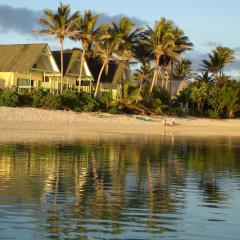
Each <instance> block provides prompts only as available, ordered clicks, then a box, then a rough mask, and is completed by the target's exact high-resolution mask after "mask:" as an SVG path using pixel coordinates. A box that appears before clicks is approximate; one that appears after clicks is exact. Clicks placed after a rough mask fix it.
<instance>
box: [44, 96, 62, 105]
mask: <svg viewBox="0 0 240 240" xmlns="http://www.w3.org/2000/svg"><path fill="white" fill-rule="evenodd" d="M43 107H44V108H47V109H60V108H61V97H60V96H57V95H53V94H51V93H48V94H47V95H46V96H45V97H44V98H43Z"/></svg>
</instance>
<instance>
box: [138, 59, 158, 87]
mask: <svg viewBox="0 0 240 240" xmlns="http://www.w3.org/2000/svg"><path fill="white" fill-rule="evenodd" d="M153 72H154V69H153V68H152V66H151V65H150V64H149V63H145V64H142V65H141V67H140V68H139V69H137V70H136V72H135V74H134V79H135V80H137V81H140V84H139V90H140V91H141V90H142V84H143V82H144V81H146V80H148V79H150V78H152V76H153Z"/></svg>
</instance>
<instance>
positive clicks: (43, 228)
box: [0, 136, 240, 239]
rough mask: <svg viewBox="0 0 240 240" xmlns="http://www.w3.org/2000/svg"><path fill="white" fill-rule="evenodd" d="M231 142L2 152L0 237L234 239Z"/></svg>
mask: <svg viewBox="0 0 240 240" xmlns="http://www.w3.org/2000/svg"><path fill="white" fill-rule="evenodd" d="M238 144H239V142H238V141H237V140H233V139H207V140H206V139H202V140H196V139H195V140H194V139H188V138H174V136H173V137H171V138H167V137H165V138H160V139H156V138H141V139H137V138H127V139H126V138H124V139H121V138H119V139H114V138H112V139H108V140H103V139H100V138H99V139H96V140H91V141H89V140H82V141H78V142H74V143H58V144H56V143H55V144H53V143H47V144H40V143H36V144H34V143H32V144H1V145H0V236H1V237H2V238H3V239H5V238H6V239H7V238H17V239H46V238H49V239H64V238H65V239H159V238H160V237H166V238H167V239H174V238H177V237H178V239H202V238H203V235H204V234H205V235H204V239H213V236H214V238H219V239H221V238H223V239H226V238H227V239H237V236H238V234H239V233H240V231H239V228H238V227H237V226H236V227H235V225H234V224H231V227H230V226H229V225H228V224H227V223H229V222H233V223H236V221H238V220H240V219H239V216H240V210H239V206H238V202H237V199H239V196H240V191H239V186H240V185H239V183H240V161H239V157H238V156H239V153H240V147H239V145H238ZM233 193H234V194H233ZM216 224H217V225H216ZM199 226H200V227H201V228H203V229H205V230H204V231H203V232H202V231H199ZM216 229H218V230H216ZM224 229H225V230H224ZM223 230H224V232H222V231H223ZM230 230H231V234H232V235H227V232H228V231H230ZM224 233H225V235H224ZM224 237H225V238H224Z"/></svg>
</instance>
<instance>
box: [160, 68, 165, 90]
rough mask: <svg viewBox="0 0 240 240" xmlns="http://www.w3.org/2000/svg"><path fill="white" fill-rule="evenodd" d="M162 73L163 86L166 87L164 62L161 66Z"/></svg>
mask: <svg viewBox="0 0 240 240" xmlns="http://www.w3.org/2000/svg"><path fill="white" fill-rule="evenodd" d="M161 74H162V86H161V87H162V88H164V87H165V67H164V64H163V65H162V67H161Z"/></svg>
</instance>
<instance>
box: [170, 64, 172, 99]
mask: <svg viewBox="0 0 240 240" xmlns="http://www.w3.org/2000/svg"><path fill="white" fill-rule="evenodd" d="M170 72H171V73H170V96H172V81H173V60H171V69H170Z"/></svg>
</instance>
